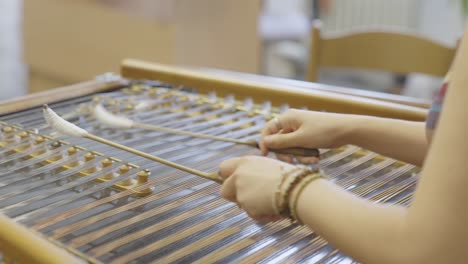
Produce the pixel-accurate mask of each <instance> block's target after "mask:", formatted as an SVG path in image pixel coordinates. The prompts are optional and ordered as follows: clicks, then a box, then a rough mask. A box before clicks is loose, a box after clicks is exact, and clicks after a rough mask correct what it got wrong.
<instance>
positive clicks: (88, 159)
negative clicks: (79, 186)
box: [82, 152, 97, 175]
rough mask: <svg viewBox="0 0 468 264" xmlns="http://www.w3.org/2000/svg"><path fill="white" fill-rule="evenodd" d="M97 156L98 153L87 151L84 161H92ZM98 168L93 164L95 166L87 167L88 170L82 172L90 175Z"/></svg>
mask: <svg viewBox="0 0 468 264" xmlns="http://www.w3.org/2000/svg"><path fill="white" fill-rule="evenodd" d="M95 158H96V155H94V153H92V152H88V153H86V154H85V155H84V161H85V162H92V161H93V160H94V159H95ZM96 170H97V169H96V166H93V167H91V168H89V169H86V170H84V171H82V172H83V173H85V174H86V175H88V174H91V173H93V172H96Z"/></svg>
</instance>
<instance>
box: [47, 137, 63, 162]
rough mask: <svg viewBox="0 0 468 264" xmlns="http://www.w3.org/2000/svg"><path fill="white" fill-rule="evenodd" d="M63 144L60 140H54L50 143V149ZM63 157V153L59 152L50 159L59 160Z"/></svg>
mask: <svg viewBox="0 0 468 264" xmlns="http://www.w3.org/2000/svg"><path fill="white" fill-rule="evenodd" d="M61 146H62V143H60V141H54V142H52V143H51V144H50V149H51V150H55V149H58V148H60V147H61ZM61 158H62V154H61V153H60V152H59V153H58V154H57V155H55V156H53V157H51V158H50V159H49V160H50V161H57V160H60V159H61Z"/></svg>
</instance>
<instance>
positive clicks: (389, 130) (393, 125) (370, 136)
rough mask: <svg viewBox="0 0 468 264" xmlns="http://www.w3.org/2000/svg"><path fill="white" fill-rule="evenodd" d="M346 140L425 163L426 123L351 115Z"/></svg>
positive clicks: (395, 157) (413, 161) (393, 155)
mask: <svg viewBox="0 0 468 264" xmlns="http://www.w3.org/2000/svg"><path fill="white" fill-rule="evenodd" d="M346 126H347V127H348V128H347V129H348V130H347V131H346V133H344V137H345V139H343V141H344V142H346V143H347V144H353V145H357V146H360V147H362V148H365V149H369V150H371V151H374V152H377V153H379V154H382V155H385V156H388V157H392V158H394V159H397V160H401V161H405V162H408V163H411V164H414V165H417V166H421V165H422V163H423V161H424V158H425V155H426V152H427V145H428V144H427V140H426V134H425V125H424V123H423V122H412V121H404V120H398V119H388V118H378V117H371V116H357V115H355V116H350V117H349V120H348V122H347V124H346Z"/></svg>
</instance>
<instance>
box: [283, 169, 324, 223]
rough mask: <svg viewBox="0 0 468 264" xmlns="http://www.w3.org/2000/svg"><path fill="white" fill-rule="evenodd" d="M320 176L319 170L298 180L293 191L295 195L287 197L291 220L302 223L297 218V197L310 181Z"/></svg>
mask: <svg viewBox="0 0 468 264" xmlns="http://www.w3.org/2000/svg"><path fill="white" fill-rule="evenodd" d="M321 177H322V173H320V172H315V173H312V174H308V175H307V176H306V177H305V178H304V179H302V181H300V182H299V183H298V184H297V186H296V188H297V192H295V195H294V196H293V197H291V198H290V199H289V212H290V217H291V220H292V221H293V222H296V223H299V224H302V222H301V220H300V219H299V216H298V215H297V202H298V201H299V197H300V196H301V193H302V191H303V190H304V189H305V187H307V185H309V184H310V183H311V182H313V181H315V180H317V179H319V178H321Z"/></svg>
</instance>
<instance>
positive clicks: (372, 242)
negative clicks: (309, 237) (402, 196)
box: [297, 179, 407, 263]
mask: <svg viewBox="0 0 468 264" xmlns="http://www.w3.org/2000/svg"><path fill="white" fill-rule="evenodd" d="M297 211H298V215H299V218H300V219H301V220H302V221H303V222H304V223H305V224H307V225H308V226H309V227H311V228H312V230H314V231H316V232H317V233H318V234H320V235H322V236H323V237H324V238H325V239H327V240H328V241H329V242H330V243H331V244H333V245H334V246H336V247H337V248H339V249H340V250H341V251H342V252H344V253H345V254H348V255H349V256H352V257H353V258H354V259H355V260H358V261H361V262H364V263H401V262H402V261H404V257H405V253H404V251H402V250H405V249H404V248H402V247H404V245H403V244H402V242H404V239H403V234H404V231H403V227H404V221H405V219H406V217H405V216H406V211H407V209H406V208H404V207H400V206H390V205H377V204H374V203H372V202H370V201H367V200H364V199H361V198H358V197H356V196H354V195H352V194H350V193H349V192H347V191H345V190H343V189H341V188H340V187H338V186H336V185H334V184H333V183H331V182H328V181H326V180H323V179H320V180H316V181H314V182H312V183H311V184H309V185H308V186H307V187H306V189H305V190H304V191H303V192H302V194H301V196H300V197H299V200H298V204H297Z"/></svg>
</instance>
